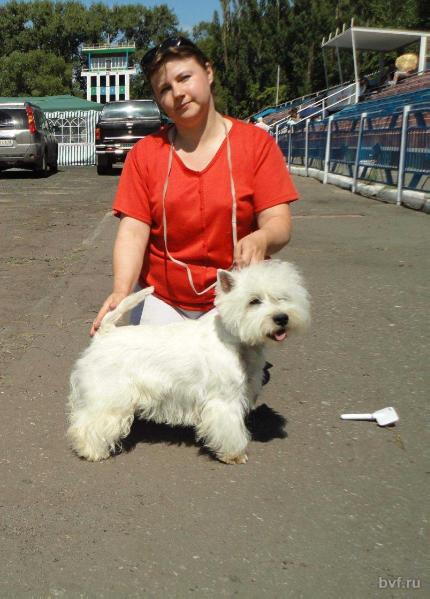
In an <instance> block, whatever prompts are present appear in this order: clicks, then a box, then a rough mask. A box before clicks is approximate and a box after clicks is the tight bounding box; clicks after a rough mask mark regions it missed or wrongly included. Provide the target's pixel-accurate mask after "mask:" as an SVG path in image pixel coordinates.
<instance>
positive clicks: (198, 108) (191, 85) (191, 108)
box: [151, 56, 213, 126]
mask: <svg viewBox="0 0 430 599" xmlns="http://www.w3.org/2000/svg"><path fill="white" fill-rule="evenodd" d="M212 82H213V71H212V67H211V66H210V64H209V63H208V64H207V65H206V67H202V66H201V65H200V63H198V62H197V61H196V59H195V58H194V57H192V56H191V57H188V58H172V59H170V60H167V61H166V62H165V63H164V64H163V65H162V66H161V67H160V68H159V70H158V71H156V72H155V73H154V74H153V75H152V77H151V85H152V89H153V90H154V94H155V99H156V100H157V102H158V104H159V106H160V108H161V109H162V110H164V112H165V113H166V114H167V116H168V117H169V118H170V119H171V120H172V121H173V122H175V123H176V124H178V125H179V124H182V125H185V126H190V125H194V124H198V123H199V121H200V120H201V119H202V118H204V117H205V116H206V115H207V113H208V111H209V110H210V108H211V106H213V96H212V91H211V84H212Z"/></svg>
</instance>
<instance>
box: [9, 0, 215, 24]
mask: <svg viewBox="0 0 430 599" xmlns="http://www.w3.org/2000/svg"><path fill="white" fill-rule="evenodd" d="M80 1H81V2H82V3H83V4H85V5H86V6H89V5H91V4H93V1H94V2H96V1H101V2H102V3H103V4H106V5H107V6H113V5H114V4H143V5H144V6H146V7H148V8H153V7H154V6H157V5H160V4H167V6H168V7H169V8H170V9H171V10H173V12H174V13H175V14H176V16H177V17H178V20H179V24H180V26H181V28H182V29H186V30H191V29H192V27H193V26H194V25H196V24H197V23H200V21H212V16H213V13H214V11H215V10H217V11H218V12H219V13H221V8H220V3H219V0H164V1H163V0H143V1H142V0H80ZM6 2H7V0H0V6H1V5H2V4H6Z"/></svg>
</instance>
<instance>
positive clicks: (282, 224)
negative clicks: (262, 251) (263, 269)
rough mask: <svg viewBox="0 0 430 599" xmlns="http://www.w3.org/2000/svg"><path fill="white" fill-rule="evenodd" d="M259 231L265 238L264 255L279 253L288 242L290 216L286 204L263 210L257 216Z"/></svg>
mask: <svg viewBox="0 0 430 599" xmlns="http://www.w3.org/2000/svg"><path fill="white" fill-rule="evenodd" d="M258 227H259V230H260V231H262V232H263V233H264V234H265V237H266V254H267V255H269V256H271V255H272V254H275V253H276V252H279V250H281V249H282V248H283V247H284V246H285V245H287V243H288V242H289V240H290V236H291V214H290V209H289V206H288V205H287V204H281V205H280V206H275V207H274V208H270V209H269V210H265V211H264V212H262V213H260V214H259V216H258Z"/></svg>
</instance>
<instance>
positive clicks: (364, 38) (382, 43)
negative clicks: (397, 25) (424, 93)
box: [321, 20, 430, 99]
mask: <svg viewBox="0 0 430 599" xmlns="http://www.w3.org/2000/svg"><path fill="white" fill-rule="evenodd" d="M413 43H419V45H420V49H419V57H418V72H419V73H421V72H423V71H424V70H426V68H428V65H426V60H427V53H428V51H430V32H428V31H427V32H425V31H410V30H407V29H378V28H374V27H356V26H355V25H354V21H353V20H352V21H351V27H350V28H349V29H345V26H344V29H343V30H342V31H341V32H340V33H339V32H338V31H336V33H335V34H334V35H333V36H332V34H330V36H329V38H328V39H327V40H326V39H325V38H324V39H323V40H322V43H321V48H322V50H323V58H324V48H335V49H336V52H337V55H338V64H339V71H340V74H341V79H342V73H341V67H340V59H339V49H349V50H352V53H353V59H354V74H355V81H356V88H357V94H358V93H359V91H358V90H359V85H358V82H359V72H358V60H357V52H358V51H374V52H379V53H380V61H381V64H382V56H383V54H384V53H386V52H392V51H394V50H403V48H405V47H406V46H409V45H410V44H413ZM324 68H325V75H326V80H327V70H326V66H325V59H324ZM327 87H328V85H327ZM357 99H358V98H357Z"/></svg>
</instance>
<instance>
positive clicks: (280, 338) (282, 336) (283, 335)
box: [275, 332, 287, 341]
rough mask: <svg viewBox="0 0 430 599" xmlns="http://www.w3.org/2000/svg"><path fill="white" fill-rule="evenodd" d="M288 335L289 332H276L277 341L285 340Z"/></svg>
mask: <svg viewBox="0 0 430 599" xmlns="http://www.w3.org/2000/svg"><path fill="white" fill-rule="evenodd" d="M286 336H287V333H285V332H284V333H275V339H276V341H283V340H284V339H285V338H286Z"/></svg>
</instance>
